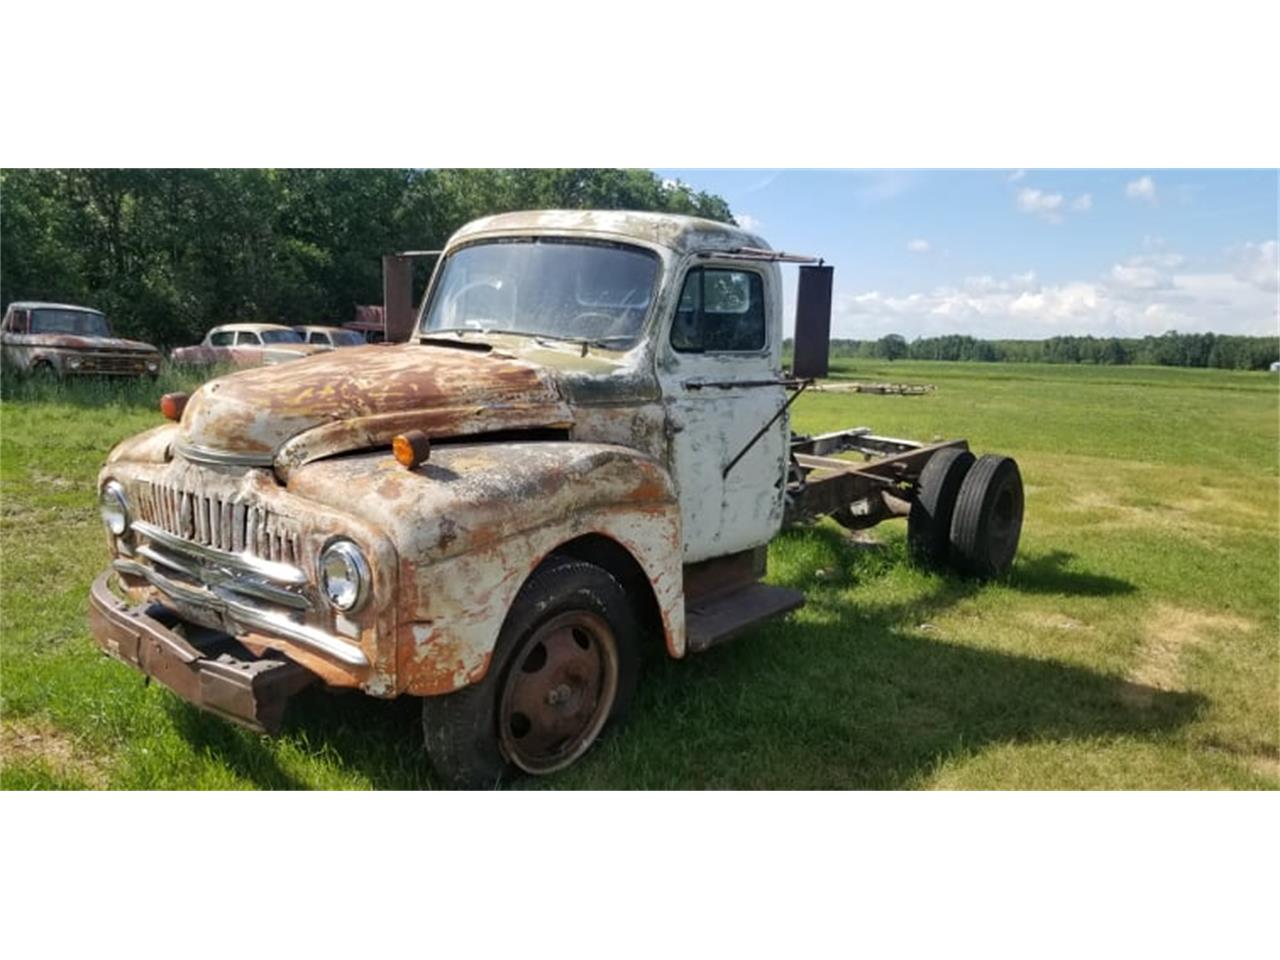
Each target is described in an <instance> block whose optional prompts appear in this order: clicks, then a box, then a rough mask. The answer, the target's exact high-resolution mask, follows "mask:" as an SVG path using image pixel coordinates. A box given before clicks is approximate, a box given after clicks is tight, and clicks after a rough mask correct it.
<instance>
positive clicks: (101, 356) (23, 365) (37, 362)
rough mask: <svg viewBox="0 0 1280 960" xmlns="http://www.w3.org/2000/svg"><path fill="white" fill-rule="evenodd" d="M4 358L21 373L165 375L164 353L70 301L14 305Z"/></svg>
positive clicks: (2, 329) (3, 336)
mask: <svg viewBox="0 0 1280 960" xmlns="http://www.w3.org/2000/svg"><path fill="white" fill-rule="evenodd" d="M0 354H2V355H3V358H4V362H5V364H6V365H8V366H10V367H12V368H13V369H15V370H23V371H28V372H30V373H34V374H38V375H48V376H51V377H53V376H58V377H75V376H126V377H140V376H144V375H145V376H148V377H150V378H151V379H153V380H154V379H156V378H157V377H159V376H160V351H159V350H157V349H156V348H155V347H153V346H152V345H151V344H149V343H142V342H141V341H139V340H123V339H121V338H119V337H116V336H114V335H113V334H112V331H111V325H110V324H109V323H108V322H107V318H106V316H105V315H104V314H103V313H102V312H101V311H99V310H94V309H92V308H90V307H77V306H74V305H72V304H69V303H42V302H35V301H25V300H24V301H16V302H14V303H11V304H9V307H8V309H7V310H5V314H4V319H3V320H2V321H0Z"/></svg>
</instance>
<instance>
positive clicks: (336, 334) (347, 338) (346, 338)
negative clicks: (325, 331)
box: [329, 330, 364, 347]
mask: <svg viewBox="0 0 1280 960" xmlns="http://www.w3.org/2000/svg"><path fill="white" fill-rule="evenodd" d="M329 336H331V337H332V338H333V345H334V346H335V347H358V346H362V345H363V344H364V337H362V336H360V334H358V333H356V332H355V331H353V330H331V331H329Z"/></svg>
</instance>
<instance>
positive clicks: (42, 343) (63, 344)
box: [13, 333, 159, 353]
mask: <svg viewBox="0 0 1280 960" xmlns="http://www.w3.org/2000/svg"><path fill="white" fill-rule="evenodd" d="M13 340H14V342H15V343H21V344H22V345H23V346H27V347H48V348H51V349H54V350H85V351H94V352H101V353H159V351H158V350H157V349H156V348H155V347H153V346H152V345H151V344H149V343H143V342H142V341H141V340H125V339H124V338H122V337H82V336H80V335H78V334H74V333H26V334H17V335H14V337H13Z"/></svg>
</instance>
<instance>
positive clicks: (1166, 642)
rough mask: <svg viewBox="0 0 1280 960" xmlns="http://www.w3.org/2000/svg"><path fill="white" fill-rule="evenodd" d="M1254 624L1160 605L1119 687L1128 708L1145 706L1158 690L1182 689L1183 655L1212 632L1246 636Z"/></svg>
mask: <svg viewBox="0 0 1280 960" xmlns="http://www.w3.org/2000/svg"><path fill="white" fill-rule="evenodd" d="M1253 629H1254V624H1253V623H1252V622H1250V621H1248V620H1246V619H1244V618H1243V617H1237V616H1234V615H1232V614H1229V613H1205V612H1203V611H1200V610H1191V609H1189V608H1186V607H1178V606H1174V605H1172V604H1160V605H1158V606H1157V607H1156V608H1155V609H1154V610H1153V611H1152V612H1151V614H1150V615H1149V616H1148V617H1147V619H1146V622H1145V623H1144V624H1143V628H1142V645H1141V646H1140V647H1139V648H1138V655H1137V659H1136V661H1135V662H1134V665H1133V668H1132V669H1131V670H1130V671H1129V674H1128V676H1127V677H1126V681H1127V682H1126V683H1125V684H1124V686H1123V687H1122V688H1121V697H1122V699H1123V700H1125V702H1126V703H1129V704H1130V705H1131V706H1138V707H1141V706H1147V705H1149V704H1150V702H1151V701H1152V700H1154V697H1155V693H1156V691H1158V690H1181V689H1182V688H1183V685H1184V683H1183V666H1182V656H1183V653H1184V652H1185V651H1186V650H1188V649H1190V648H1192V647H1197V646H1201V645H1203V644H1205V643H1207V642H1208V641H1209V639H1210V638H1211V637H1212V636H1213V634H1215V633H1226V632H1234V633H1249V632H1251V631H1252V630H1253Z"/></svg>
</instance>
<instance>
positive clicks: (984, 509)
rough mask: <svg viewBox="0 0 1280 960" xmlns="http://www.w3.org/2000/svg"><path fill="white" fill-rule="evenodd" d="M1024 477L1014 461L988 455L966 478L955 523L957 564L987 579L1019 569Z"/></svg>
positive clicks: (953, 546) (953, 537) (954, 562)
mask: <svg viewBox="0 0 1280 960" xmlns="http://www.w3.org/2000/svg"><path fill="white" fill-rule="evenodd" d="M1023 502H1024V498H1023V491H1022V474H1021V472H1020V471H1019V470H1018V464H1017V462H1016V461H1015V460H1014V459H1013V458H1012V457H1002V456H998V455H996V454H990V453H989V454H985V455H984V456H982V457H980V458H979V459H978V462H977V463H975V464H974V465H973V469H972V470H970V471H969V474H968V476H966V477H965V478H964V483H963V484H962V485H961V487H960V496H959V498H958V499H957V500H956V508H955V514H954V516H953V517H952V519H951V563H952V565H953V566H954V567H955V568H956V570H958V571H959V572H961V573H964V574H967V575H968V576H971V577H979V578H981V579H984V580H989V579H993V578H996V577H1003V576H1004V575H1005V574H1006V573H1008V572H1009V568H1010V567H1012V566H1013V558H1014V555H1015V554H1016V553H1017V552H1018V539H1019V538H1020V537H1021V535H1022V509H1023Z"/></svg>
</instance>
